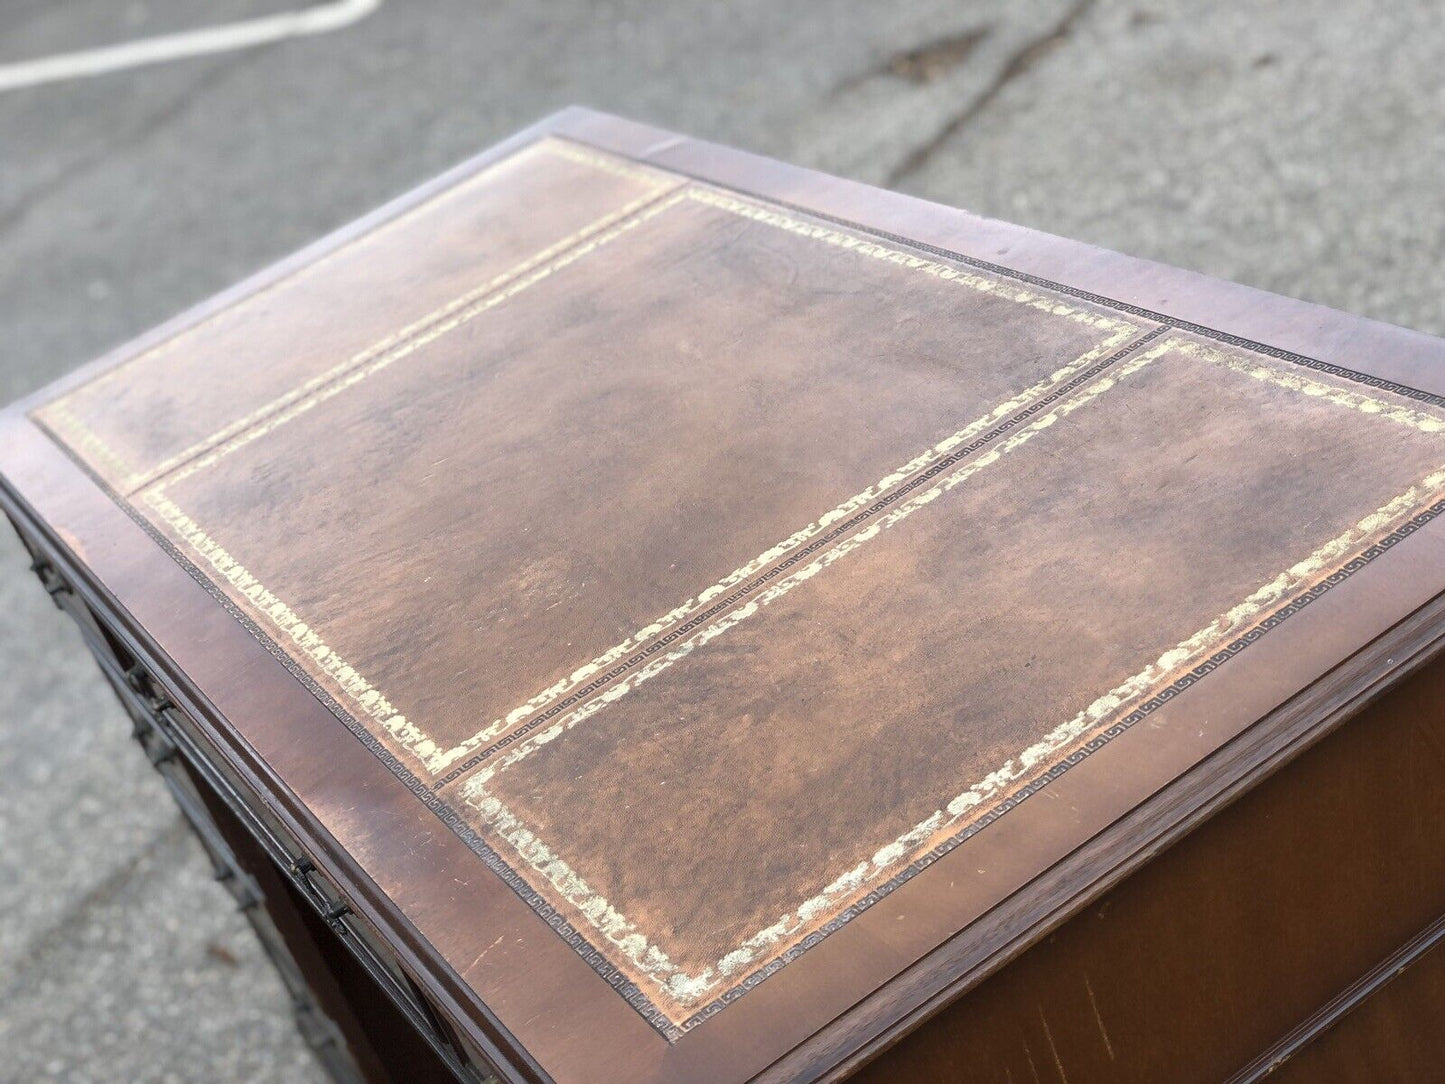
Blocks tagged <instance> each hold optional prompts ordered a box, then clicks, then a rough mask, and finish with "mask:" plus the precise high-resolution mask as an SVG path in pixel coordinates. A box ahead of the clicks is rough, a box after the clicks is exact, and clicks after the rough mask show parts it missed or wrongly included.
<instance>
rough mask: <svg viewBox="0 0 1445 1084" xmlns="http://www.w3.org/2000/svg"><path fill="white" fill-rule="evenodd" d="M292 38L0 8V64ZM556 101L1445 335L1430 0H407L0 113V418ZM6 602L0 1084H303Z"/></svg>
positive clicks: (243, 968)
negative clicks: (221, 38) (91, 52)
mask: <svg viewBox="0 0 1445 1084" xmlns="http://www.w3.org/2000/svg"><path fill="white" fill-rule="evenodd" d="M297 2H300V0H297ZM288 6H293V5H288V4H285V3H280V2H277V0H217V2H216V3H214V4H211V5H207V6H205V8H204V9H198V8H197V7H196V6H195V5H194V4H191V3H188V2H186V0H152V2H150V3H147V4H139V3H131V4H127V5H115V4H112V3H104V2H102V0H73V2H70V3H67V4H64V5H56V4H53V3H51V2H49V0H8V2H7V4H6V5H5V12H4V14H3V15H0V24H3V33H0V63H5V62H9V61H14V60H18V59H24V58H29V57H34V56H39V55H43V54H45V53H48V52H52V51H56V50H62V49H73V48H84V47H89V46H94V45H99V44H106V43H110V42H114V41H118V40H122V39H123V38H126V37H135V36H141V35H145V34H150V33H158V32H164V31H167V30H176V29H182V28H188V27H191V26H194V25H197V23H198V22H199V21H201V20H202V19H206V20H215V21H221V20H226V19H234V18H241V17H245V16H247V15H252V14H266V13H271V12H274V11H278V10H284V9H285V8H286V7H288ZM198 12H199V14H198ZM572 102H578V103H582V104H588V105H593V106H596V107H599V108H603V109H609V110H612V111H615V112H619V113H622V114H624V115H630V116H635V117H638V118H639V119H644V120H649V121H653V122H655V123H658V124H661V125H664V126H667V127H671V128H676V129H678V130H681V131H684V132H687V133H690V134H695V135H698V136H702V137H705V138H710V139H715V140H720V141H723V142H729V143H733V144H736V145H739V146H742V147H745V148H748V149H751V150H756V151H760V152H762V153H766V154H772V155H775V156H778V157H782V158H786V159H789V160H791V161H795V162H798V163H801V164H803V165H810V166H815V167H818V168H822V169H826V170H829V171H832V172H836V173H841V174H843V175H845V176H850V177H855V178H858V179H861V180H865V181H869V182H872V183H887V184H892V185H894V186H896V187H900V188H902V189H903V190H905V191H909V192H914V193H916V194H919V195H923V196H926V197H929V198H932V199H937V200H940V201H943V202H947V203H952V204H955V205H958V206H962V207H966V208H969V209H971V210H974V211H978V212H980V213H983V214H987V215H992V216H995V217H1001V218H1008V219H1011V220H1013V221H1017V222H1022V223H1024V224H1026V225H1030V226H1035V227H1038V228H1041V229H1046V230H1051V231H1054V232H1058V233H1064V234H1067V235H1070V236H1073V237H1077V238H1079V239H1082V240H1086V241H1092V242H1094V243H1097V244H1102V245H1106V246H1108V247H1112V248H1118V249H1121V250H1123V251H1125V252H1130V253H1133V254H1136V255H1141V256H1147V257H1151V258H1155V259H1160V260H1165V261H1168V262H1171V263H1176V264H1180V265H1182V266H1185V267H1190V268H1194V269H1197V270H1201V271H1205V272H1208V273H1211V274H1217V275H1221V276H1223V277H1227V278H1233V279H1237V280H1239V281H1243V282H1246V283H1249V284H1251V285H1257V286H1262V287H1264V288H1267V289H1272V290H1277V291H1279V292H1282V293H1286V294H1291V295H1293V296H1297V297H1304V298H1307V299H1309V300H1312V301H1318V302H1321V303H1324V304H1328V305H1333V306H1336V307H1339V308H1343V309H1347V310H1350V311H1353V312H1358V313H1362V314H1364V315H1368V316H1373V317H1376V318H1379V319H1384V320H1388V321H1391V322H1395V323H1401V324H1406V325H1408V326H1412V327H1416V328H1419V329H1421V330H1424V331H1430V332H1433V333H1436V334H1440V333H1442V332H1445V302H1442V301H1441V296H1442V292H1441V289H1440V281H1439V275H1440V272H1439V268H1440V267H1441V264H1442V256H1445V200H1442V199H1441V196H1440V177H1441V176H1445V121H1442V117H1445V37H1442V35H1441V34H1440V33H1439V15H1438V9H1437V8H1436V6H1435V4H1434V3H1433V0H1402V2H1400V3H1396V4H1392V5H1389V6H1387V7H1385V8H1381V7H1380V6H1379V5H1377V4H1366V3H1365V2H1364V0H1315V2H1297V0H1292V2H1289V3H1281V4H1275V5H1249V6H1247V7H1241V6H1237V5H1198V4H1188V3H1185V2H1184V0H1157V2H1145V0H1138V2H1114V0H1074V2H1069V0H1060V2H1053V0H1029V2H1018V0H1016V2H1013V3H1005V2H1002V0H977V2H971V3H958V2H948V3H946V2H943V0H936V2H917V3H913V2H910V3H899V4H891V5H878V4H865V3H859V2H847V3H843V2H839V3H833V4H828V5H809V6H791V5H789V6H784V5H778V4H775V3H763V2H762V0H752V2H730V3H709V4H704V3H697V2H694V0H687V2H675V3H672V4H666V5H664V4H661V3H626V2H610V3H599V4H586V3H581V2H576V0H565V2H562V0H559V2H557V3H551V4H546V5H540V4H523V3H496V4H489V5H476V4H468V3H462V2H460V0H435V2H432V3H429V4H426V5H408V4H403V3H400V2H399V0H395V2H392V3H389V4H387V5H385V6H383V7H382V8H381V10H380V11H379V12H377V13H376V14H375V15H373V16H371V17H370V18H368V19H366V20H365V21H363V22H361V23H359V24H357V25H356V26H354V27H351V28H349V29H346V30H343V31H339V32H337V33H334V34H329V35H323V36H319V37H315V38H309V39H303V40H296V41H290V42H282V43H279V44H275V45H271V46H266V47H262V48H258V49H253V50H249V51H244V52H235V53H229V54H223V55H219V56H214V57H208V58H204V59H196V60H188V61H181V62H176V63H171V64H165V65H161V66H157V67H154V68H147V69H139V70H136V71H131V72H125V73H120V74H116V75H111V76H106V77H102V78H95V79H85V80H78V81H74V82H69V83H57V84H53V85H50V86H44V87H37V88H34V89H30V90H19V91H13V92H9V93H4V94H0V148H3V153H0V328H3V329H4V337H3V348H0V397H3V398H4V399H6V400H8V399H10V398H14V397H16V396H19V395H22V394H24V393H26V392H29V391H31V390H33V389H35V388H38V387H40V386H41V385H43V384H44V383H46V382H47V381H49V380H51V379H53V378H54V377H56V376H58V375H60V374H62V373H64V372H66V371H67V370H69V369H70V368H72V367H74V366H75V365H78V364H80V363H81V362H83V361H85V360H87V359H88V358H90V357H92V356H94V355H95V354H97V353H99V352H100V351H101V350H103V349H105V348H106V347H108V346H111V345H113V344H115V343H117V342H120V341H123V340H124V339H126V338H128V337H130V336H131V335H134V334H136V333H138V332H141V331H143V330H145V329H146V328H147V327H149V326H151V325H152V324H154V323H156V322H158V321H159V320H161V319H164V318H165V317H167V316H169V315H171V314H173V313H175V312H177V311H179V310H180V309H182V308H184V307H186V306H187V305H189V304H192V303H193V302H196V301H199V300H201V299H203V298H204V297H206V296H208V295H209V294H211V293H213V292H214V291H216V290H218V289H220V288H222V287H224V286H226V285H228V284H230V283H232V282H234V281H235V280H237V279H238V278H240V277H242V276H243V275H245V274H246V273H247V272H249V271H251V270H254V269H255V268H257V267H260V266H262V265H264V264H265V263H267V262H269V261H270V260H272V259H275V258H277V257H279V256H281V255H283V254H285V253H286V252H288V251H290V250H292V249H294V248H296V247H298V246H299V245H302V244H304V243H306V242H307V241H309V240H311V239H313V238H315V237H317V236H319V235H320V234H322V233H324V232H325V231H327V230H329V229H331V228H333V227H335V226H338V225H340V224H342V223H344V222H345V221H347V220H348V219H350V218H352V217H354V216H355V215H357V214H359V213H361V212H363V211H365V210H367V209H369V208H371V207H372V206H374V205H376V204H377V203H379V202H380V201H382V200H384V199H386V198H387V197H389V196H391V195H394V194H396V193H397V192H400V191H402V190H404V189H406V188H407V187H409V186H411V185H412V184H415V183H417V182H419V181H421V180H423V179H425V178H426V177H428V176H430V175H432V174H434V173H436V172H437V171H439V170H440V169H442V168H444V167H445V166H447V165H450V164H452V163H453V162H455V161H457V160H459V159H461V158H464V157H466V156H467V155H469V154H470V153H472V152H474V151H476V150H478V149H480V148H482V147H484V146H486V145H487V144H489V143H491V142H493V141H494V140H496V139H498V138H500V137H502V136H504V135H506V134H508V133H509V132H511V131H513V130H515V129H516V128H519V127H521V126H523V125H525V124H527V123H529V122H530V121H532V120H535V119H537V118H538V117H540V116H542V115H544V114H546V113H548V112H550V111H552V110H553V109H556V108H559V107H560V106H563V105H566V104H569V103H572ZM0 607H3V613H4V620H3V622H0V690H3V691H0V739H3V740H0V779H3V780H4V783H3V784H0V914H3V915H4V916H5V922H4V923H0V1050H3V1051H4V1054H5V1056H4V1058H3V1059H0V1081H11V1080H13V1081H27V1082H28V1081H37V1080H66V1081H71V1080H73V1081H89V1080H100V1079H106V1080H115V1079H121V1080H135V1081H165V1080H192V1079H207V1080H214V1081H242V1080H319V1079H320V1074H319V1072H318V1071H317V1070H316V1069H315V1068H314V1067H312V1066H311V1065H310V1063H309V1062H308V1060H307V1056H306V1053H305V1051H304V1050H303V1049H302V1047H301V1044H300V1041H299V1039H298V1038H297V1037H296V1036H295V1035H294V1034H293V1029H292V1027H291V1023H290V1018H289V1015H288V1009H287V1006H286V1003H285V998H284V997H283V995H282V993H281V991H280V988H279V985H278V984H277V983H276V982H275V981H274V980H273V979H272V978H271V976H270V975H269V973H268V972H267V970H266V967H265V965H264V962H263V960H262V958H261V955H260V952H259V950H257V949H255V948H254V946H252V944H251V942H250V935H249V931H248V930H247V928H246V927H245V924H244V922H243V921H242V919H241V917H240V916H239V915H237V914H235V913H234V911H233V910H232V909H231V905H230V903H229V900H228V897H227V896H226V895H225V893H224V892H223V891H222V890H221V889H220V888H219V887H218V886H215V885H214V884H211V883H210V880H209V874H208V872H207V869H206V866H205V864H204V862H203V859H202V857H201V855H200V852H199V850H198V848H197V847H196V846H195V845H194V844H192V843H191V841H190V840H189V839H188V838H187V837H186V836H185V834H184V833H183V832H181V831H180V830H179V829H178V827H177V824H178V821H177V815H176V814H175V813H173V812H172V810H171V808H170V805H169V800H168V798H167V796H166V794H165V792H164V790H163V788H162V786H161V785H160V783H159V781H158V780H157V779H154V778H152V776H151V771H150V768H149V767H148V765H146V763H145V761H144V759H143V757H142V756H141V755H140V754H139V752H138V751H137V750H135V749H133V748H131V743H130V739H129V737H128V725H127V724H126V722H125V721H124V720H123V718H122V715H121V712H120V709H119V708H118V707H116V706H114V705H113V704H112V703H111V700H110V694H109V692H108V690H107V689H106V688H105V687H104V685H103V682H102V681H101V679H100V678H99V676H98V675H97V674H96V673H94V672H93V669H92V666H91V664H90V663H89V661H88V659H87V657H86V655H85V653H84V650H83V648H82V647H81V644H80V640H79V637H78V635H76V634H75V633H74V632H73V631H72V630H71V629H70V628H69V627H68V625H67V624H66V623H65V621H64V620H63V619H62V618H61V616H60V615H59V614H57V613H56V612H55V611H54V610H53V608H52V607H51V606H50V604H49V601H48V600H47V599H46V597H45V596H44V594H43V593H42V592H41V591H40V590H39V589H38V587H36V586H35V585H34V584H32V583H31V582H30V578H29V574H28V572H27V571H26V562H25V560H24V559H23V557H22V555H21V551H20V548H19V546H18V545H17V544H16V543H14V542H13V540H11V539H10V538H9V537H4V538H3V539H0Z"/></svg>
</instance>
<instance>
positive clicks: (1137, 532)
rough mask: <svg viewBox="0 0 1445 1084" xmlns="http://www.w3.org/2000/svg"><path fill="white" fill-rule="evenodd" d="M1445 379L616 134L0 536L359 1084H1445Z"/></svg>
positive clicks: (85, 428)
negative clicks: (24, 551)
mask: <svg viewBox="0 0 1445 1084" xmlns="http://www.w3.org/2000/svg"><path fill="white" fill-rule="evenodd" d="M1442 363H1445V345H1442V343H1441V342H1440V341H1439V340H1436V339H1432V338H1429V337H1426V336H1423V335H1418V334H1414V333H1412V332H1409V331H1404V330H1401V329H1398V328H1393V327H1387V326H1383V325H1381V324H1376V323H1372V322H1369V321H1367V320H1363V319H1359V318H1356V317H1352V316H1346V315H1343V314H1340V313H1336V312H1331V311H1327V310H1324V309H1320V308H1316V307H1314V306H1311V305H1307V304H1303V303H1300V302H1296V301H1290V300H1286V299H1283V298H1279V297H1274V296H1270V295H1267V294H1263V293H1259V292H1257V291H1254V290H1251V289H1246V288H1243V287H1240V286H1233V285H1229V284H1226V283H1221V282H1217V281H1213V280H1209V279H1206V278H1202V277H1200V276H1198V275H1194V274H1191V273H1188V272H1184V271H1178V270H1174V269H1170V268H1166V267H1161V266H1158V265H1155V264H1151V263H1147V262H1144V261H1141V260H1136V259H1131V258H1129V257H1125V256H1120V255H1115V254H1112V253H1107V252H1102V251H1099V250H1097V249H1093V248H1090V247H1088V246H1086V245H1082V244H1077V243H1074V242H1071V241H1065V240H1061V239H1059V238H1055V237H1049V236H1045V235H1043V234H1039V233H1036V232H1033V231H1031V230H1026V229H1021V228H1019V227H1016V226H1010V225H1007V224H1004V223H1000V222H995V221H991V220H988V219H984V218H979V217H977V216H974V215H971V214H967V213H964V212H960V211H955V210H950V209H948V208H944V207H940V206H936V205H933V204H929V203H924V202H921V201H918V200H915V199H911V198H908V197H905V196H901V195H896V194H893V193H889V192H881V191H877V190H874V189H871V188H868V187H865V186H863V185H859V184H853V183H850V182H846V181H841V180H836V179H833V178H829V177H825V176H822V175H820V174H817V173H813V172H809V171H807V170H803V169H797V168H792V167H789V166H785V165H780V164H778V163H775V162H771V161H766V160H763V159H760V158H756V157H753V156H751V155H747V154H742V153H739V152H735V151H730V150H726V149H723V148H720V147H716V146H712V145H709V144H706V143H702V142H698V141H695V140H691V139H686V138H683V137H680V136H675V135H671V134H669V133H666V132H662V131H659V130H657V129H654V128H650V127H646V126H643V125H639V124H634V123H631V122H628V121H624V120H620V119H617V118H613V117H608V116H604V115H601V114H598V113H594V112H590V111H586V110H581V109H571V110H567V111H565V112H563V113H560V114H558V115H556V116H554V117H552V118H550V119H549V120H546V121H544V122H542V123H541V124H539V125H538V126H536V127H534V128H532V129H529V130H527V131H525V132H523V133H521V134H519V135H518V136H516V137H514V138H512V139H509V140H507V141H506V142H504V143H502V144H501V145H499V146H497V147H496V148H494V149H492V150H490V151H488V152H486V153H485V154H482V155H481V156H479V157H478V158H476V159H474V160H472V161H470V162H468V163H466V164H464V165H462V166H460V167H459V168H457V169H455V170H453V171H452V172H450V173H448V174H446V175H445V176H442V177H440V178H438V179H437V180H436V181H434V182H432V183H430V184H428V185H426V186H424V187H422V188H421V189H419V190H417V191H415V192H413V193H411V194H410V195H407V196H404V197H402V198H401V199H399V200H397V201H396V202H394V203H392V204H390V205H389V206H387V207H385V208H383V209H382V210H380V211H378V212H376V213H375V214H372V215H370V216H368V217H366V218H364V219H362V220H361V221H359V222H357V223H355V224H353V225H351V226H349V227H347V228H345V229H343V230H341V231H340V232H338V233H336V234H334V235H333V236H331V237H328V238H326V239H325V240H322V241H320V242H318V243H317V244H315V245H312V246H311V247H309V248H307V249H305V250H304V251H302V252H300V253H297V254H296V255H295V256H293V257H291V258H290V259H287V260H284V261H282V262H281V263H279V264H277V265H276V266H275V267H272V268H270V269H269V270H266V271H263V272H262V273H260V274H259V275H257V276H255V277H254V278H252V279H250V280H248V281H247V282H245V283H243V284H241V285H240V286H238V287H236V288H234V289H232V290H230V291H227V292H226V293H225V294H223V295H221V296H220V297H217V298H216V299H214V300H212V301H210V302H207V303H206V304H203V305H201V306H199V307H198V308H196V309H194V310H192V311H191V312H189V313H186V314H185V315H183V316H181V317H178V318H177V319H175V320H173V321H171V322H170V323H168V324H166V325H164V326H163V327H160V328H158V329H156V330H155V331H154V332H152V333H151V334H148V335H146V336H143V337H142V338H141V339H139V340H138V341H136V342H134V343H131V344H130V345H128V346H125V347H123V348H121V349H119V350H116V351H114V352H113V353H111V354H110V355H108V356H106V357H105V358H102V359H101V360H99V361H97V362H96V363H94V364H93V365H90V366H88V367H86V368H84V369H82V370H80V371H79V372H76V373H75V374H73V375H72V376H71V377H69V378H67V379H66V380H63V381H61V382H60V383H58V384H56V385H54V386H52V387H50V388H48V389H46V390H44V391H42V392H41V393H39V394H38V395H36V396H34V397H32V398H31V399H29V400H26V401H25V402H22V403H19V404H17V405H15V406H13V407H11V408H10V409H9V410H8V411H7V412H6V413H5V414H4V415H3V423H0V474H3V498H0V499H3V503H4V507H5V509H6V511H7V512H8V513H9V515H10V517H11V518H12V519H13V521H14V523H15V526H16V528H17V529H18V531H19V533H20V536H21V538H22V539H23V540H24V541H25V544H26V545H27V546H28V547H29V549H30V551H31V553H32V554H33V556H34V560H35V570H36V572H37V573H38V574H39V576H40V578H41V579H42V581H43V582H44V584H45V587H46V589H47V590H49V591H50V593H51V594H52V595H53V596H54V598H55V600H56V602H57V603H58V604H59V605H60V606H61V608H62V609H64V610H66V611H68V612H69V613H70V614H71V615H72V616H73V617H74V618H75V619H76V620H77V621H78V622H79V624H80V627H81V629H82V631H83V632H84V634H85V636H86V639H87V641H88V643H89V644H90V646H91V647H92V649H93V650H94V653H95V655H96V657H97V659H98V660H99V662H100V665H101V667H102V669H103V670H104V671H105V673H106V675H107V676H108V677H109V678H110V680H111V682H112V684H113V685H114V686H115V689H116V692H117V694H118V695H119V696H120V698H121V700H122V701H123V702H124V703H125V705H126V707H127V708H128V709H129V712H130V714H131V716H132V718H133V719H134V721H135V727H136V736H137V737H138V738H139V739H140V742H141V744H142V746H143V747H144V749H145V751H146V753H147V754H148V755H149V756H150V758H151V759H152V760H153V761H154V762H155V764H156V766H157V767H158V768H160V769H161V770H162V771H163V772H164V773H165V776H166V779H167V780H168V781H169V782H170V784H171V787H172V789H173V791H174V792H175V795H176V798H177V800H178V801H179V802H180V804H181V807H182V808H183V810H184V811H185V813H186V815H187V817H188V818H189V819H190V821H191V823H192V824H193V825H194V826H195V828H196V830H197V831H198V832H199V834H200V836H201V838H202V840H203V841H204V842H205V844H206V846H207V849H208V851H209V853H210V854H211V856H212V859H213V860H214V862H215V864H216V869H217V874H218V876H219V877H220V878H221V879H222V880H223V881H225V883H226V884H227V885H228V886H229V887H230V888H231V890H232V891H233V892H234V893H235V895H236V896H237V898H238V899H239V900H240V902H241V903H242V905H243V906H244V907H245V908H246V910H247V913H248V914H249V915H250V916H251V917H252V919H253V921H254V923H255V925H256V927H257V930H258V932H259V933H260V934H261V935H262V937H263V940H264V941H265V943H266V944H267V946H268V947H269V949H270V950H271V952H272V954H273V955H274V957H275V958H276V961H277V964H278V966H279V967H280V969H281V971H282V973H283V977H285V978H286V980H287V981H288V983H289V985H290V987H291V989H292V991H293V994H294V995H295V997H296V1000H297V1004H298V1006H299V1009H298V1012H299V1015H300V1017H301V1021H302V1025H303V1030H305V1031H306V1033H307V1034H308V1036H309V1037H310V1038H311V1039H312V1041H313V1043H314V1045H315V1046H316V1047H317V1049H318V1051H319V1052H320V1053H321V1055H322V1057H323V1059H324V1060H325V1061H326V1063H327V1065H328V1067H329V1068H330V1069H331V1071H332V1072H333V1073H334V1074H335V1075H336V1076H337V1077H338V1078H339V1079H365V1080H374V1081H381V1080H406V1081H411V1080H432V1079H439V1080H446V1079H460V1080H473V1081H476V1080H483V1079H487V1078H489V1077H492V1076H495V1077H496V1078H497V1079H500V1080H504V1081H556V1082H557V1084H591V1082H598V1084H605V1082H611V1081H616V1082H627V1084H646V1082H663V1081H670V1082H696V1084H701V1082H707V1084H739V1082H742V1081H747V1080H758V1081H783V1080H837V1079H841V1078H844V1077H854V1078H856V1079H858V1080H862V1081H882V1080H901V1079H906V1080H911V1081H959V1080H967V1081H974V1080H977V1081H998V1082H1004V1081H1020V1082H1021V1081H1029V1080H1037V1081H1054V1080H1059V1081H1068V1082H1070V1084H1080V1082H1081V1081H1094V1080H1110V1081H1112V1080H1119V1081H1158V1080H1166V1079H1167V1080H1174V1081H1186V1080H1199V1081H1214V1080H1223V1079H1231V1078H1232V1079H1241V1080H1243V1079H1255V1078H1257V1077H1259V1076H1262V1075H1264V1074H1265V1073H1266V1072H1269V1071H1271V1070H1272V1071H1274V1072H1275V1073H1277V1074H1279V1075H1280V1076H1281V1077H1282V1078H1283V1079H1285V1080H1291V1079H1299V1080H1305V1079H1308V1080H1322V1079H1341V1080H1350V1079H1360V1074H1361V1073H1364V1074H1366V1075H1369V1076H1372V1077H1374V1078H1376V1079H1386V1078H1388V1079H1418V1080H1426V1079H1439V1076H1438V1073H1437V1075H1435V1076H1432V1075H1431V1072H1432V1067H1437V1066H1439V1065H1441V1062H1440V1060H1439V1059H1440V1058H1441V1057H1442V1056H1445V1028H1441V1027H1440V1017H1441V1013H1442V1011H1445V950H1441V949H1439V948H1437V947H1436V945H1437V942H1438V941H1439V940H1440V938H1441V936H1442V933H1445V924H1442V916H1445V788H1442V787H1441V786H1440V778H1441V771H1442V769H1445V713H1442V709H1441V706H1440V705H1441V696H1442V692H1445V669H1442V665H1441V664H1440V663H1436V662H1432V659H1433V658H1434V656H1435V654H1436V653H1437V651H1438V649H1439V647H1440V644H1441V637H1442V634H1445V621H1442V616H1441V612H1442V611H1441V608H1442V596H1441V590H1442V587H1445V523H1442V521H1441V519H1440V518H1439V513H1440V512H1441V511H1442V509H1445V364H1442Z"/></svg>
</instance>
